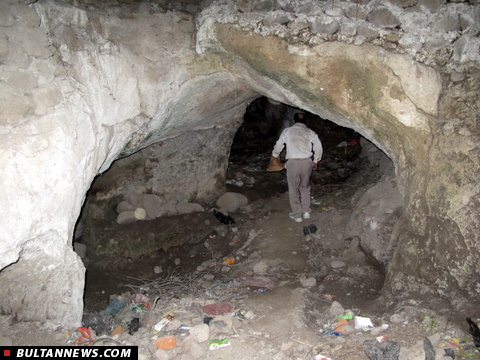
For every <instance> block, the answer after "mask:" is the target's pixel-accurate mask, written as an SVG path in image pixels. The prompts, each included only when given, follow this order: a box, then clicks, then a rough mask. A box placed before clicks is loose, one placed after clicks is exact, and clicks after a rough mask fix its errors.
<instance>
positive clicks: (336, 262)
mask: <svg viewBox="0 0 480 360" xmlns="http://www.w3.org/2000/svg"><path fill="white" fill-rule="evenodd" d="M330 266H331V267H332V268H334V269H340V268H343V267H345V266H346V264H345V263H344V262H343V261H340V260H334V261H332V262H331V263H330Z"/></svg>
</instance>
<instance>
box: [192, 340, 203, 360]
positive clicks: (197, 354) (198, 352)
mask: <svg viewBox="0 0 480 360" xmlns="http://www.w3.org/2000/svg"><path fill="white" fill-rule="evenodd" d="M206 354H207V352H206V351H205V349H204V348H203V347H202V346H201V345H200V344H199V343H197V342H196V341H192V342H191V343H190V355H192V356H193V357H194V358H195V359H201V358H203V357H205V355H206Z"/></svg>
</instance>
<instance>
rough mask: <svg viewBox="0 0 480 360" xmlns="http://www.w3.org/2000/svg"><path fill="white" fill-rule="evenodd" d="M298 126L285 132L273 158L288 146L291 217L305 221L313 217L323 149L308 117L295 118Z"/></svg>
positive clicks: (279, 140)
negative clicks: (313, 179)
mask: <svg viewBox="0 0 480 360" xmlns="http://www.w3.org/2000/svg"><path fill="white" fill-rule="evenodd" d="M294 120H295V124H294V125H293V126H290V127H288V128H286V129H285V130H283V131H282V133H281V134H280V137H279V138H278V140H277V142H276V143H275V146H274V147H273V151H272V156H273V157H275V158H278V157H279V156H280V153H281V152H282V151H283V149H284V147H285V146H286V147H287V154H286V159H287V162H286V164H285V168H286V169H287V182H288V195H289V200H290V207H291V209H292V212H291V213H290V214H289V216H290V218H291V219H293V220H295V221H296V222H302V217H303V218H304V219H309V218H310V213H311V211H312V210H311V208H310V176H311V175H312V170H317V164H318V162H319V161H320V160H321V159H322V155H323V147H322V143H321V142H320V139H319V138H318V135H317V134H316V133H315V131H313V130H311V129H309V128H308V127H307V125H306V120H307V119H306V117H305V114H302V113H297V114H295V116H294Z"/></svg>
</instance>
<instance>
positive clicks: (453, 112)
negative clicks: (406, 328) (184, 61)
mask: <svg viewBox="0 0 480 360" xmlns="http://www.w3.org/2000/svg"><path fill="white" fill-rule="evenodd" d="M259 4H261V5H259ZM226 7H228V5H224V6H223V7H221V6H219V7H213V6H212V7H211V8H210V9H209V12H208V13H206V15H205V17H204V18H201V19H202V20H203V22H202V27H201V28H200V30H199V31H198V34H199V37H198V39H197V51H199V52H207V51H215V52H220V51H221V49H223V51H225V53H226V54H228V59H230V63H229V65H230V66H231V68H232V69H235V70H232V71H235V72H236V73H241V74H243V76H242V78H243V79H247V80H246V83H248V86H250V87H253V88H255V89H257V91H259V92H262V93H266V94H267V95H268V96H271V97H273V98H274V99H276V100H280V101H283V102H286V103H292V104H295V105H296V106H298V107H301V108H304V109H307V110H309V111H311V112H313V113H316V114H319V115H320V116H322V117H324V118H327V119H330V120H332V121H334V122H336V123H338V124H340V125H343V126H348V127H350V128H353V129H355V130H356V131H358V132H359V133H361V134H362V135H364V136H365V137H366V138H368V139H370V140H371V141H372V142H374V143H375V144H376V145H377V146H378V147H380V148H381V149H382V150H383V151H384V152H385V153H386V154H387V155H388V156H389V157H390V158H391V159H392V160H393V162H394V163H395V169H396V175H397V179H396V182H397V185H398V189H399V190H400V193H401V194H402V196H403V202H404V203H405V208H404V210H403V214H401V216H400V217H399V219H398V224H401V225H399V226H396V227H394V229H393V230H392V234H393V232H395V233H396V235H395V237H396V238H398V244H395V245H396V250H395V252H394V254H393V261H391V262H390V263H389V269H388V280H387V283H386V287H385V289H386V291H387V292H388V293H389V294H393V295H396V296H398V295H402V296H408V294H409V292H411V291H421V292H422V293H428V294H435V295H438V294H441V295H445V296H446V297H450V298H455V297H456V296H457V295H458V299H462V300H459V301H457V305H459V304H461V303H462V302H463V301H464V300H463V299H465V298H469V299H472V298H475V297H476V296H478V294H479V291H480V283H479V278H480V277H479V269H478V266H477V265H476V264H478V260H479V251H478V248H477V245H476V244H477V243H478V225H477V222H476V221H475V220H474V217H475V216H478V200H477V199H478V193H479V185H478V183H477V182H476V181H475V180H473V179H476V178H478V175H479V162H478V159H479V156H478V155H479V149H478V146H477V145H476V144H478V127H479V125H478V117H477V116H476V114H477V112H478V110H479V100H478V99H479V97H478V90H479V85H478V84H479V82H478V76H479V72H478V69H479V60H480V52H479V48H480V41H479V38H478V36H476V34H478V32H479V21H478V20H479V19H480V7H479V6H478V2H476V1H473V2H461V3H459V2H456V3H446V2H445V1H409V2H404V1H389V2H379V1H359V2H355V3H349V2H335V3H329V2H325V3H318V2H316V3H315V4H314V3H313V2H308V1H307V2H296V1H288V0H287V1H278V2H274V1H263V2H260V3H258V2H248V1H247V2H244V1H242V2H237V4H236V9H240V10H241V11H243V13H242V14H238V13H237V14H236V15H233V16H232V15H231V14H232V12H235V10H236V9H232V8H235V5H233V4H232V5H230V12H227V11H226V10H225V8H226ZM220 9H222V10H223V11H220ZM265 11H271V12H269V13H268V14H267V13H265ZM213 13H215V16H214V15H213ZM225 13H228V14H229V15H230V16H224V15H223V14H225ZM211 17H215V18H216V19H217V24H213V23H212V22H211V21H210V18H211ZM200 22H201V21H200ZM219 23H220V24H219ZM232 55H233V58H232ZM252 74H258V75H260V76H252ZM255 81H256V83H255ZM452 160H453V163H452ZM452 170H453V171H452ZM414 283H415V284H417V285H418V286H413V285H411V284H414ZM448 292H450V294H448ZM453 293H455V294H456V295H453Z"/></svg>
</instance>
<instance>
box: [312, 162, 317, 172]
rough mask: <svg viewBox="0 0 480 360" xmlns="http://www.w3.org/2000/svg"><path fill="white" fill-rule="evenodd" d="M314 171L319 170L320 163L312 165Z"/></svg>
mask: <svg viewBox="0 0 480 360" xmlns="http://www.w3.org/2000/svg"><path fill="white" fill-rule="evenodd" d="M312 169H313V171H315V170H317V169H318V163H316V162H315V161H314V162H313V164H312Z"/></svg>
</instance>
